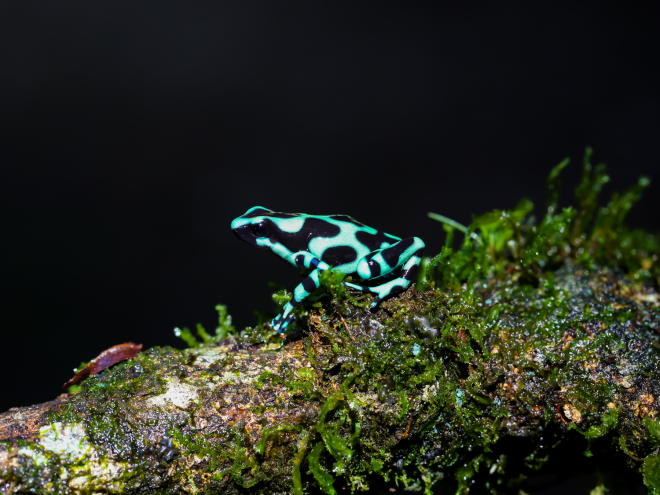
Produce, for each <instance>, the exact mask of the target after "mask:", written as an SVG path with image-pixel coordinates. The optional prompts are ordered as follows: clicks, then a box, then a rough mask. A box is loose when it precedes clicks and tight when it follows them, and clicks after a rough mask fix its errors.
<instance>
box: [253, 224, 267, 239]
mask: <svg viewBox="0 0 660 495" xmlns="http://www.w3.org/2000/svg"><path fill="white" fill-rule="evenodd" d="M252 233H253V234H254V235H255V237H264V236H265V235H268V227H267V226H266V224H265V222H260V223H255V224H254V225H253V226H252Z"/></svg>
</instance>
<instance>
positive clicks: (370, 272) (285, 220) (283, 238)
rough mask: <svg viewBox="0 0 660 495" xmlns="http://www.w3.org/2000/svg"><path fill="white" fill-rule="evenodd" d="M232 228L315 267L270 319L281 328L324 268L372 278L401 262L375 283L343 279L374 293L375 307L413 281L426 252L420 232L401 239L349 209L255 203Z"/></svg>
mask: <svg viewBox="0 0 660 495" xmlns="http://www.w3.org/2000/svg"><path fill="white" fill-rule="evenodd" d="M231 228H232V230H233V231H234V234H236V237H238V238H239V239H242V240H244V241H246V242H249V243H250V244H254V245H255V246H257V247H260V248H264V249H269V250H270V251H272V252H273V253H275V254H276V255H278V256H279V257H280V258H282V259H284V260H285V261H288V262H289V263H291V264H292V265H294V266H297V267H298V268H307V269H310V270H312V272H311V273H310V274H309V275H308V276H307V278H305V279H304V280H303V281H302V282H301V283H300V285H298V287H296V288H295V290H294V291H293V297H292V299H291V301H289V302H288V303H287V304H286V306H284V309H283V310H282V312H281V313H280V314H279V315H277V317H275V319H273V321H272V322H271V324H272V326H273V329H274V330H276V331H279V332H283V331H284V330H285V329H286V327H287V326H288V325H289V323H291V320H293V314H292V311H293V308H295V307H296V306H298V305H299V304H300V303H301V302H302V301H303V300H304V299H305V298H306V297H307V296H309V295H310V294H311V293H312V292H314V291H315V290H316V289H318V287H319V285H320V284H319V272H321V271H323V270H327V269H328V268H330V267H333V268H334V269H335V270H339V271H340V272H341V273H344V274H346V275H358V276H359V277H360V278H361V279H362V280H364V281H367V280H368V281H372V280H375V279H379V278H380V277H387V276H388V275H389V276H390V277H391V276H393V275H395V273H394V271H395V270H397V269H399V268H400V269H401V272H400V274H399V276H398V277H396V278H393V279H392V280H389V281H387V282H385V283H383V284H381V285H376V286H374V287H365V286H361V285H356V284H352V283H348V282H344V285H346V286H347V287H350V288H352V289H357V290H360V291H363V292H369V293H371V294H375V295H376V298H375V299H374V302H373V303H372V305H371V307H372V308H373V307H375V306H376V305H377V304H378V303H379V302H380V301H381V300H383V299H384V298H386V297H388V296H391V295H394V294H398V293H400V292H403V291H405V290H406V289H407V288H408V287H409V286H410V283H411V282H412V281H413V280H415V277H416V276H417V272H418V270H419V264H420V262H421V259H422V254H423V252H424V243H423V242H422V240H421V239H419V238H417V237H409V238H408V239H403V240H402V239H400V238H399V237H394V236H393V235H390V234H386V233H385V232H381V231H379V230H376V229H372V228H371V227H367V226H366V225H364V224H362V223H360V222H358V221H357V220H354V219H353V218H351V217H349V216H347V215H325V216H324V215H306V214H304V213H280V212H276V211H271V210H268V209H266V208H262V207H261V206H255V207H254V208H250V209H249V210H248V211H247V212H245V214H244V215H241V216H240V217H238V218H236V219H235V220H234V221H233V222H232V223H231Z"/></svg>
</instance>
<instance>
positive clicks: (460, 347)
mask: <svg viewBox="0 0 660 495" xmlns="http://www.w3.org/2000/svg"><path fill="white" fill-rule="evenodd" d="M566 163H567V162H566ZM563 167H565V162H562V164H560V165H559V166H558V167H556V168H555V169H554V171H553V172H552V174H551V177H550V179H549V182H548V183H549V187H550V186H552V187H551V190H550V191H549V193H548V204H547V205H546V212H545V214H544V216H543V217H542V220H541V222H540V223H538V224H537V223H536V222H535V221H534V220H533V218H532V216H531V212H532V206H531V203H529V201H526V200H524V201H522V202H521V203H520V204H519V206H518V207H517V208H515V209H514V210H512V211H495V212H491V213H489V214H486V215H482V216H479V217H475V219H474V221H473V223H472V224H471V225H470V227H469V228H465V231H464V233H466V234H468V235H466V237H465V238H464V240H463V243H462V245H461V246H460V247H459V248H458V249H456V250H454V248H453V245H452V241H453V238H452V234H453V230H454V229H455V228H457V227H456V226H454V225H452V224H451V223H448V222H444V223H445V227H446V230H447V233H448V237H449V242H448V243H447V245H446V246H445V247H444V248H443V251H442V253H441V254H440V255H438V256H436V257H435V258H434V259H433V260H431V261H426V262H425V264H424V265H423V266H424V270H422V273H421V274H420V285H419V287H422V288H423V289H424V290H423V291H422V290H418V289H417V288H414V287H413V288H411V289H410V290H408V291H407V292H405V293H403V294H401V295H399V296H396V297H394V298H391V299H389V300H387V301H384V302H383V303H381V304H380V305H379V307H378V308H377V309H376V310H375V311H370V310H369V309H368V308H369V304H368V302H369V301H368V300H367V301H363V298H362V297H355V295H354V294H351V292H350V291H347V290H346V289H345V287H344V286H343V285H342V284H341V282H342V278H343V277H342V275H341V274H337V273H331V272H329V273H327V274H325V275H324V277H323V284H324V290H325V292H326V295H325V296H324V297H321V298H319V299H318V300H314V301H309V302H308V303H307V304H304V305H301V306H299V307H298V308H297V321H296V324H295V326H294V327H293V328H294V329H295V328H296V327H297V332H296V331H294V333H293V334H292V335H290V336H289V337H288V338H287V339H284V338H282V337H281V336H276V335H272V334H271V332H270V327H269V325H268V324H260V325H259V326H257V327H256V328H254V329H252V328H247V329H244V330H242V331H241V332H236V330H235V329H234V328H233V327H232V326H231V320H230V317H229V316H228V314H227V312H226V308H224V307H223V306H218V314H219V320H220V325H219V327H218V329H217V330H216V333H215V335H210V334H209V333H207V332H206V331H205V330H204V329H203V328H202V327H201V326H199V327H198V328H197V335H198V337H199V338H200V339H201V342H200V341H197V339H196V338H195V337H194V336H193V335H192V333H191V332H190V331H187V330H185V329H184V330H181V331H179V333H180V336H181V337H182V338H184V339H185V340H186V342H187V343H188V344H189V346H190V347H189V348H188V349H185V350H176V349H171V348H153V349H150V350H148V351H146V352H143V353H141V354H139V355H138V356H137V357H136V358H135V359H133V360H130V361H124V362H122V363H120V364H117V365H115V366H113V367H112V368H110V369H107V370H105V371H103V372H101V373H100V374H98V375H96V376H90V377H89V378H88V379H87V380H85V381H84V382H83V383H82V384H81V386H80V388H79V391H78V392H77V393H75V394H68V395H64V396H62V397H60V398H58V399H57V400H56V401H53V402H51V403H47V404H44V405H41V406H34V407H32V408H21V409H13V410H11V411H9V412H7V413H4V414H1V415H0V493H2V494H10V493H11V494H14V493H56V494H74V493H75V494H91V493H122V494H123V493H144V492H149V493H163V494H169V493H171V494H175V493H176V494H178V493H184V492H186V493H229V494H232V493H235V494H242V493H246V492H254V493H276V492H279V493H282V492H290V493H295V494H302V493H316V492H318V490H319V489H320V490H322V491H323V492H325V493H327V494H334V493H339V491H340V490H344V489H345V490H348V491H351V492H357V491H361V490H364V489H366V488H367V487H369V488H370V489H371V490H372V492H371V493H379V492H378V490H379V489H382V490H389V489H390V488H394V489H397V490H398V489H403V488H405V489H408V490H420V491H421V490H424V491H425V492H426V493H432V492H433V491H434V490H435V487H436V486H437V485H438V483H441V482H442V481H441V480H445V481H444V482H447V480H449V482H451V483H453V485H454V489H455V490H456V491H457V492H459V493H467V492H468V491H469V490H470V489H471V488H472V487H475V486H481V487H482V488H485V489H487V490H489V491H490V492H492V493H504V492H511V491H515V492H517V491H518V489H519V488H521V487H522V488H523V489H525V490H527V488H526V487H525V485H524V479H525V477H527V476H529V475H531V474H532V473H533V472H534V471H535V470H538V469H542V468H543V466H544V465H546V464H547V463H548V462H552V459H553V458H556V457H560V456H558V455H557V454H556V452H557V450H556V449H558V447H557V445H560V444H561V445H563V446H566V448H567V449H569V451H573V452H579V453H581V452H584V454H585V455H593V459H595V460H597V461H598V460H599V459H602V458H604V457H603V455H604V452H606V451H610V452H613V454H612V455H614V456H619V459H627V460H628V463H629V465H630V466H632V467H633V469H636V470H638V471H640V472H641V473H642V475H643V476H640V479H642V478H643V480H644V482H645V483H646V485H647V486H648V487H649V489H650V490H651V491H652V492H654V493H657V491H658V490H660V434H659V433H658V432H660V423H659V422H658V409H659V408H658V391H659V390H660V367H659V366H658V349H660V337H659V334H660V315H659V311H660V309H659V307H660V298H659V296H658V292H657V285H658V275H659V273H660V269H659V268H658V254H660V248H659V247H658V246H659V243H658V238H657V237H654V236H650V235H648V234H645V233H641V232H639V231H630V230H628V229H627V228H626V227H625V225H624V224H623V218H624V217H625V215H626V213H627V212H628V210H629V209H630V206H631V205H632V204H633V202H634V201H635V200H636V199H637V198H638V197H639V195H640V194H641V192H642V190H643V189H644V188H645V187H646V186H647V185H648V181H647V180H646V179H642V180H641V181H640V182H639V183H638V184H637V185H635V186H633V188H632V189H630V190H629V191H628V192H627V193H624V194H622V195H615V196H613V198H612V200H611V201H610V203H609V204H608V206H607V207H606V208H600V209H598V206H597V201H596V196H597V193H598V191H599V190H600V187H601V186H602V184H603V183H604V181H605V179H604V177H605V176H604V173H605V172H604V168H603V167H600V168H599V169H598V170H596V171H595V174H593V175H592V174H591V166H590V164H589V160H588V159H587V160H585V174H584V180H583V182H582V184H581V186H580V189H579V191H578V207H577V208H576V209H572V208H565V209H563V210H561V211H559V210H558V209H557V197H558V196H557V195H556V187H557V185H558V174H559V172H560V171H561V169H562V168H563ZM459 230H462V229H459ZM470 232H472V233H478V234H476V235H478V238H479V239H480V241H481V242H477V241H476V239H475V238H474V237H473V236H470V235H469V233H470ZM286 297H287V294H286V293H280V294H278V295H277V297H276V300H277V301H278V302H281V301H283V300H284V299H285V298H286ZM368 297H370V296H367V298H368ZM520 439H524V442H522V443H515V444H512V443H511V442H512V441H514V440H515V441H518V440H520ZM512 445H515V448H512ZM580 455H581V454H580ZM621 464H622V465H623V464H625V463H621Z"/></svg>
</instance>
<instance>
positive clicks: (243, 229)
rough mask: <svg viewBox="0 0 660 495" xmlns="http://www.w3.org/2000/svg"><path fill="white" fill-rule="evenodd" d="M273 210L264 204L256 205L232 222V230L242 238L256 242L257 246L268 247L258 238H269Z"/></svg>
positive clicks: (252, 242)
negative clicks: (270, 218) (269, 217)
mask: <svg viewBox="0 0 660 495" xmlns="http://www.w3.org/2000/svg"><path fill="white" fill-rule="evenodd" d="M271 213H273V212H272V210H269V209H268V208H264V207H262V206H255V207H253V208H250V209H249V210H248V211H246V212H245V213H244V214H243V215H241V216H240V217H238V218H235V219H234V220H233V221H232V222H231V230H233V231H234V234H235V235H236V237H238V238H239V239H240V240H242V241H245V242H249V243H250V244H254V245H255V246H257V247H262V248H267V246H265V245H263V243H260V242H257V239H260V238H268V237H269V236H270V235H271V233H272V232H271V230H272V227H271V228H269V223H270V222H269V219H268V216H269V214H271Z"/></svg>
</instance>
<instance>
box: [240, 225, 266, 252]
mask: <svg viewBox="0 0 660 495" xmlns="http://www.w3.org/2000/svg"><path fill="white" fill-rule="evenodd" d="M232 232H234V235H235V236H236V237H238V238H239V239H240V240H241V241H245V242H247V243H249V244H252V245H253V246H257V247H258V248H261V249H268V246H264V245H262V244H259V243H258V242H257V239H260V237H257V236H255V235H254V233H253V232H252V224H249V223H247V224H245V225H241V226H240V227H237V228H235V229H233V230H232Z"/></svg>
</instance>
